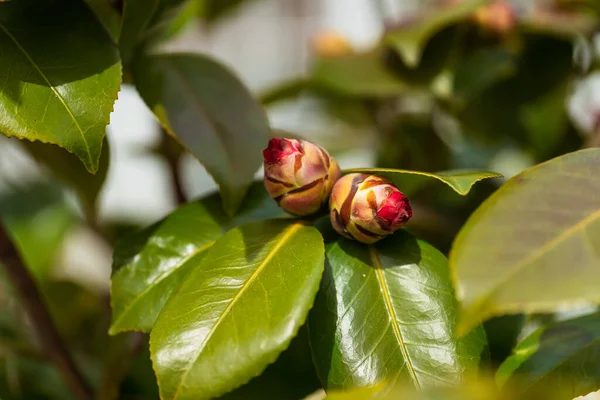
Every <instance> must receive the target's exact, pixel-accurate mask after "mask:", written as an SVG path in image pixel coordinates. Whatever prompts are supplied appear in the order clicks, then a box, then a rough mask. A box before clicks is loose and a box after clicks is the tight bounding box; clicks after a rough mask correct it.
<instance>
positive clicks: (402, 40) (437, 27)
mask: <svg viewBox="0 0 600 400" xmlns="http://www.w3.org/2000/svg"><path fill="white" fill-rule="evenodd" d="M485 3H486V0H464V1H461V2H459V3H457V4H452V5H450V4H448V5H446V6H441V7H437V8H435V9H429V10H425V11H424V12H423V13H422V14H420V15H417V16H416V17H415V18H413V19H411V20H410V21H407V22H406V23H405V24H403V25H401V26H400V27H398V28H397V29H395V30H392V31H391V32H390V33H388V35H387V37H386V40H387V41H388V42H389V43H390V44H392V45H393V46H395V47H396V49H397V50H398V53H399V54H400V56H401V57H402V59H403V60H404V62H405V63H406V65H408V66H409V67H416V66H417V65H418V64H419V61H420V60H421V54H422V52H423V49H424V48H425V45H426V44H427V41H428V40H429V39H430V38H431V37H432V36H433V35H434V34H435V33H436V32H439V31H441V30H442V29H443V28H445V27H447V26H448V25H451V24H455V23H457V22H460V21H462V20H465V19H466V18H467V17H468V16H469V15H471V14H472V13H473V12H474V11H475V10H476V9H477V8H478V7H480V6H481V5H483V4H485Z"/></svg>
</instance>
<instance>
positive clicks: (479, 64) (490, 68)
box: [453, 48, 517, 102]
mask: <svg viewBox="0 0 600 400" xmlns="http://www.w3.org/2000/svg"><path fill="white" fill-rule="evenodd" d="M516 61H517V60H516V59H515V56H514V55H513V54H511V53H510V52H509V51H507V50H505V49H502V48H500V49H490V50H478V51H476V52H474V53H473V54H472V55H471V56H469V57H468V58H467V59H466V60H465V61H464V62H463V63H461V64H460V66H459V67H458V69H457V70H456V75H455V76H454V84H453V93H454V96H455V97H456V98H457V100H458V101H460V102H465V101H469V100H471V99H472V98H473V97H474V96H475V95H477V94H479V93H480V92H482V91H483V90H485V89H487V88H488V87H490V86H492V85H493V84H494V83H496V82H497V81H499V80H502V79H506V78H508V77H509V76H511V75H513V74H514V73H515V72H516Z"/></svg>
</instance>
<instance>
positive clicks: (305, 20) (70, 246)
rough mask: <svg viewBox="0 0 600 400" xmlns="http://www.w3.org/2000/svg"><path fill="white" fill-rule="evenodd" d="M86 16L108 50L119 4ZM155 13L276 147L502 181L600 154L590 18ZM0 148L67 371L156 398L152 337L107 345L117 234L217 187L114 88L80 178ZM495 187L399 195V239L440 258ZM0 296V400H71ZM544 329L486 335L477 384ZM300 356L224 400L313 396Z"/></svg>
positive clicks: (106, 393) (173, 8) (308, 367)
mask: <svg viewBox="0 0 600 400" xmlns="http://www.w3.org/2000/svg"><path fill="white" fill-rule="evenodd" d="M86 2H87V3H88V5H89V6H90V7H91V8H92V9H93V10H94V11H95V12H96V14H97V15H98V17H99V18H100V19H101V20H102V22H103V24H104V25H105V27H106V28H107V29H108V30H109V31H111V32H118V29H119V24H118V21H119V14H120V13H121V12H122V11H123V7H124V5H123V2H121V1H114V0H87V1H86ZM171 3H172V4H171ZM126 4H127V2H126V1H125V5H126ZM161 6H162V7H164V10H165V14H167V16H168V18H165V20H164V21H162V22H161V24H162V25H161V26H162V27H163V28H166V29H163V30H162V31H161V33H160V36H159V38H160V40H158V41H157V42H156V44H157V45H158V46H160V47H161V48H162V49H163V50H164V51H176V50H179V51H180V50H188V51H194V52H203V53H208V54H211V55H213V56H215V57H216V58H218V59H220V60H222V61H225V62H226V63H227V64H229V65H230V66H231V67H232V69H233V70H235V71H236V72H237V73H238V74H239V75H240V76H241V77H242V79H243V80H244V82H246V83H247V84H248V85H249V86H250V88H251V89H252V90H253V92H254V93H255V94H256V97H257V98H258V99H260V101H261V102H262V103H263V105H264V107H265V109H266V111H267V114H268V116H269V119H270V122H271V125H272V128H273V135H274V136H295V137H296V136H297V137H303V138H308V139H310V140H313V141H315V142H317V143H319V144H322V145H323V146H325V147H326V148H327V149H329V150H330V152H331V153H333V154H334V155H335V156H336V157H338V159H339V160H340V163H341V165H342V167H343V168H350V167H374V166H377V167H390V168H401V169H413V170H420V171H429V172H435V171H441V170H448V169H455V168H482V169H489V170H494V171H497V172H500V173H502V174H504V175H505V177H506V178H509V177H511V176H513V175H515V174H516V173H518V172H520V171H522V170H523V169H525V168H527V167H529V166H531V165H534V164H537V163H540V162H543V161H546V160H548V159H550V158H552V157H555V156H558V155H561V154H564V153H567V152H570V151H574V150H577V149H580V148H585V147H593V146H598V145H600V119H599V118H600V87H598V85H599V83H598V82H600V79H599V78H598V76H599V75H598V73H597V72H596V69H597V68H598V66H599V65H600V64H599V63H598V50H599V42H598V40H597V37H596V35H595V32H596V31H597V28H598V22H599V18H600V2H599V1H597V0H536V1H519V0H515V1H508V0H506V1H503V0H496V1H484V0H430V1H404V0H369V1H367V0H352V1H349V0H327V1H316V0H246V1H244V0H190V1H186V2H182V1H170V2H167V1H165V2H161ZM148 35H149V37H152V32H151V33H149V34H148ZM153 39H155V38H153ZM125 67H126V68H125V70H124V77H125V81H126V82H127V80H128V79H130V75H129V70H128V69H127V64H125ZM0 141H1V143H2V144H1V146H0V176H1V181H0V218H2V221H3V222H4V224H5V226H6V228H7V230H8V231H9V233H10V235H11V237H12V238H13V239H14V241H15V243H16V245H17V247H18V250H19V251H20V252H21V253H22V255H23V257H24V259H25V261H26V262H27V264H28V267H29V268H30V270H31V272H32V274H33V275H34V277H35V278H36V280H37V281H38V284H39V285H40V288H41V290H42V293H43V296H44V299H45V301H46V302H47V304H48V305H49V309H50V311H51V314H52V316H53V318H54V320H55V322H56V324H57V326H58V329H59V332H60V334H61V335H62V336H63V338H64V339H65V340H66V342H67V343H68V345H69V349H70V350H71V351H72V352H73V354H74V357H75V359H76V361H77V363H78V364H79V365H81V366H82V367H83V369H84V371H85V374H86V375H87V377H88V379H89V380H90V382H92V384H93V385H94V386H96V387H101V388H102V390H101V392H100V393H101V398H102V399H117V398H119V399H153V398H157V396H158V395H157V388H156V383H155V378H154V374H153V371H152V368H151V363H150V360H149V354H148V351H147V348H148V345H147V337H146V336H145V335H142V334H122V335H119V336H116V337H109V336H108V335H107V329H108V323H109V318H110V305H109V296H108V286H109V275H110V264H111V258H110V257H111V252H112V247H113V245H114V243H115V240H116V239H117V238H119V237H120V236H121V235H123V234H125V233H126V232H129V231H131V230H132V229H137V228H139V227H142V226H144V225H146V224H148V223H150V222H152V221H155V220H156V219H158V218H160V217H162V216H164V215H166V214H167V213H168V212H169V211H170V210H172V209H173V208H174V207H176V205H177V204H178V203H181V202H184V201H186V200H188V199H191V198H194V197H196V196H198V195H200V194H204V193H207V192H210V191H212V190H214V189H215V185H214V183H213V182H212V181H211V180H210V178H209V176H208V175H207V174H206V172H205V171H204V170H203V169H202V167H201V166H199V165H198V164H197V163H196V162H195V161H194V160H193V159H192V158H191V157H190V156H189V155H188V154H186V153H185V151H183V150H182V149H181V148H180V146H179V145H178V144H176V143H175V142H173V141H172V139H169V137H168V136H166V135H165V134H164V132H162V131H161V130H160V128H158V125H157V123H156V122H155V121H154V119H153V118H152V116H151V114H150V112H149V111H148V110H147V108H146V107H145V106H144V105H143V103H142V102H141V100H140V99H139V97H138V95H137V94H136V93H135V90H134V89H133V88H132V87H131V86H130V85H127V84H124V85H123V88H122V91H121V93H120V95H119V100H118V102H117V104H116V106H115V112H114V113H113V115H112V119H111V125H109V127H108V145H110V156H109V154H108V152H107V151H104V152H103V154H104V156H103V157H104V159H103V160H104V161H102V162H101V167H100V172H99V174H98V175H96V176H95V177H94V178H91V177H90V176H88V175H85V172H82V174H80V175H78V174H79V172H77V171H79V169H81V168H82V167H81V166H79V164H78V162H77V160H75V161H74V162H72V163H71V162H69V161H68V160H67V161H65V162H64V164H63V165H62V166H61V167H59V168H56V167H55V168H54V169H53V170H52V171H50V170H49V169H47V168H46V167H45V165H44V162H43V160H47V159H48V158H49V157H50V158H51V157H52V154H51V152H52V151H53V148H51V147H49V146H45V147H44V148H42V147H39V146H38V145H37V144H33V145H31V144H25V143H18V142H16V141H15V140H14V139H12V140H9V139H5V138H0ZM108 145H107V146H105V149H107V148H108ZM40 152H41V153H43V154H42V156H40V154H41V153H40ZM36 160H39V161H40V162H37V161H36ZM109 160H110V163H109ZM109 165H110V166H109ZM61 171H62V172H63V173H61ZM65 171H67V173H65ZM258 174H259V173H257V176H259V175H258ZM73 179H75V180H76V181H77V182H73ZM82 181H84V182H86V185H85V186H84V189H83V192H79V193H77V194H78V195H79V196H76V195H75V193H74V192H73V190H72V187H74V186H75V187H78V188H79V190H80V191H81V184H80V183H81V182H82ZM59 182H60V183H59ZM501 183H502V181H501V180H492V181H484V182H482V183H480V184H479V185H476V186H475V187H474V189H473V192H472V193H471V194H470V195H469V196H467V197H464V198H463V197H459V196H455V195H454V194H452V193H451V189H449V188H447V187H445V185H428V186H424V187H421V188H419V190H418V191H416V192H415V193H414V194H413V195H412V197H411V202H412V204H413V205H414V210H415V211H414V218H413V219H412V220H411V222H410V224H409V225H408V226H407V228H408V229H409V230H411V231H413V232H414V233H415V234H416V235H418V236H419V237H422V238H423V239H425V240H427V241H429V242H431V243H432V244H433V245H434V246H436V247H437V248H439V249H441V250H442V251H444V252H447V251H448V250H449V247H450V245H451V243H452V240H453V239H454V237H455V235H456V233H457V232H458V230H459V229H460V227H461V226H462V225H463V224H464V222H465V221H466V219H467V218H468V216H469V215H470V214H471V213H472V212H473V211H474V210H475V208H477V206H478V205H479V204H480V203H481V202H482V201H483V200H484V199H485V198H487V197H488V196H489V195H490V194H491V193H492V192H493V191H494V190H495V189H496V188H497V187H498V186H499V185H500V184H501ZM0 272H2V269H0ZM0 286H1V287H0V289H1V290H0V398H1V399H2V400H12V399H38V398H39V399H68V398H70V394H69V392H68V390H67V389H66V388H65V387H64V385H63V383H62V382H61V380H60V379H59V377H58V375H57V373H56V371H55V370H54V369H53V368H52V366H51V364H50V363H49V362H48V361H47V360H45V359H44V356H43V355H42V352H41V351H40V345H39V343H37V342H36V339H35V337H34V335H33V334H32V329H31V326H30V323H29V321H28V320H27V318H26V317H25V315H24V313H23V310H22V309H21V308H20V306H19V302H18V301H17V300H16V298H15V296H14V294H13V291H12V288H11V287H10V285H9V284H8V280H7V279H5V277H4V276H0ZM554 318H555V317H554V316H547V315H545V316H527V317H525V316H507V317H501V318H496V319H493V320H491V321H488V322H487V323H486V325H485V326H486V330H487V333H488V338H489V342H490V348H489V360H488V361H487V363H488V367H490V368H495V367H496V366H497V365H499V364H500V363H501V362H502V361H503V360H504V359H505V358H506V357H507V356H509V353H510V350H511V348H512V347H513V346H514V344H515V343H516V341H517V338H518V337H523V336H524V335H525V334H527V333H529V332H531V330H532V329H533V328H534V327H536V326H539V325H540V323H542V322H547V321H549V320H553V319H554ZM306 346H308V344H307V341H306V335H305V332H303V333H301V334H300V335H299V337H298V338H297V339H295V340H294V342H293V345H292V346H291V347H290V349H289V350H287V351H286V352H285V353H283V355H282V356H281V357H280V359H279V360H278V361H277V362H276V363H275V364H274V365H272V366H271V367H269V369H268V370H267V372H266V373H265V374H263V375H262V376H261V377H259V378H255V379H254V380H253V381H251V382H250V383H249V384H248V385H246V386H244V387H242V388H240V389H239V390H237V391H236V392H234V393H231V394H230V395H227V396H225V398H230V399H236V398H237V399H242V398H243V399H250V398H264V391H265V390H266V389H268V391H269V393H271V394H272V395H273V397H270V398H277V399H299V398H303V397H304V396H307V395H309V394H310V393H313V392H315V391H316V390H318V389H319V383H318V380H317V379H316V376H315V373H314V370H313V367H312V363H311V360H310V358H309V353H310V352H309V351H307V347H306ZM298 376H303V377H304V379H302V380H299V379H298Z"/></svg>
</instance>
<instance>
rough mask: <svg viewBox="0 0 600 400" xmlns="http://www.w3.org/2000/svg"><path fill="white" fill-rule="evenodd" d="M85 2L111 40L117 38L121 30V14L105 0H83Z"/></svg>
mask: <svg viewBox="0 0 600 400" xmlns="http://www.w3.org/2000/svg"><path fill="white" fill-rule="evenodd" d="M84 1H85V4H87V6H88V7H89V8H90V9H91V10H92V11H93V12H94V14H96V17H97V18H98V20H99V21H100V23H102V25H103V26H104V29H106V31H107V32H108V33H109V34H110V37H111V38H112V40H113V41H115V42H116V41H118V40H119V35H120V32H121V16H120V15H119V13H118V11H117V10H116V9H115V8H114V7H113V5H112V4H111V3H110V2H108V1H106V0H84Z"/></svg>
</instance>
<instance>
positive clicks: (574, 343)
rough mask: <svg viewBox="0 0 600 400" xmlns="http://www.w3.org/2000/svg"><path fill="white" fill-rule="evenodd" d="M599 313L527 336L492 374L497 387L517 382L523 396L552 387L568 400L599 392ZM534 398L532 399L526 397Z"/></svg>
mask: <svg viewBox="0 0 600 400" xmlns="http://www.w3.org/2000/svg"><path fill="white" fill-rule="evenodd" d="M599 356H600V314H598V313H596V314H592V315H587V316H584V317H580V318H576V319H572V320H567V321H562V322H557V323H554V324H552V325H549V326H546V327H543V328H541V329H539V330H537V331H536V332H534V333H532V334H531V335H529V336H528V337H527V338H525V339H524V340H523V341H522V342H521V343H519V344H518V345H517V347H516V348H515V349H514V352H513V355H512V356H510V357H509V358H507V359H506V360H505V361H504V363H502V365H501V366H500V368H499V369H498V371H497V373H496V380H497V381H498V383H499V384H500V385H504V384H505V383H507V382H508V383H518V384H519V387H520V388H521V389H522V390H523V391H524V392H525V394H528V393H531V392H535V391H537V390H540V389H543V388H545V387H547V386H552V387H553V389H554V390H557V391H558V392H556V398H562V399H565V400H570V399H572V398H574V397H577V396H583V395H586V394H588V393H590V392H593V391H596V390H598V389H600V370H599V369H598V359H599ZM529 398H534V397H529Z"/></svg>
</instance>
